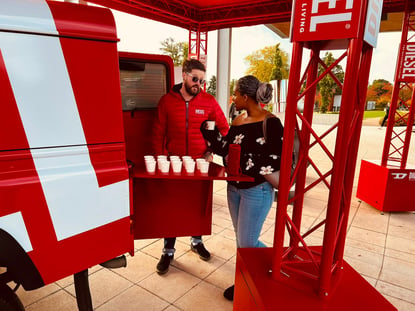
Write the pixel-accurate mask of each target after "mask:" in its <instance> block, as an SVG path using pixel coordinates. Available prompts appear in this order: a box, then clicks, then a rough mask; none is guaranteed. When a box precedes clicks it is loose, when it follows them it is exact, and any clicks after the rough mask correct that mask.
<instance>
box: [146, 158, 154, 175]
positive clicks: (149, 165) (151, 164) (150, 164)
mask: <svg viewBox="0 0 415 311" xmlns="http://www.w3.org/2000/svg"><path fill="white" fill-rule="evenodd" d="M145 164H146V170H147V172H148V173H154V172H155V171H156V161H154V160H153V161H151V160H146V161H145Z"/></svg>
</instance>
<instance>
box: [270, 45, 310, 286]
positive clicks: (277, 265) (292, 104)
mask: <svg viewBox="0 0 415 311" xmlns="http://www.w3.org/2000/svg"><path fill="white" fill-rule="evenodd" d="M302 55H303V43H302V42H294V43H293V51H292V61H291V69H290V77H289V79H290V83H289V86H288V94H287V107H286V111H285V116H286V118H285V121H284V137H283V139H284V144H283V148H282V155H281V172H280V185H279V188H278V203H277V215H276V220H275V231H274V253H273V261H272V278H273V279H275V280H278V279H280V278H281V274H280V271H281V262H282V257H283V252H284V249H283V247H284V232H285V223H286V215H287V205H288V194H289V191H290V175H291V170H290V167H291V162H292V150H293V142H294V129H295V111H296V109H297V96H298V92H299V90H300V87H301V85H300V84H299V83H298V81H300V73H301V60H302Z"/></svg>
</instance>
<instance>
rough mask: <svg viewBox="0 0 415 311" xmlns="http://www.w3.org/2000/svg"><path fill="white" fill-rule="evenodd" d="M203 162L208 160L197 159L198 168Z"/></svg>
mask: <svg viewBox="0 0 415 311" xmlns="http://www.w3.org/2000/svg"><path fill="white" fill-rule="evenodd" d="M203 162H206V160H205V159H203V158H199V159H196V167H197V169H198V170H200V163H203Z"/></svg>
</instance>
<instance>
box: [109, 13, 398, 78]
mask: <svg viewBox="0 0 415 311" xmlns="http://www.w3.org/2000/svg"><path fill="white" fill-rule="evenodd" d="M113 14H114V17H115V21H116V25H117V34H118V37H119V38H120V42H119V44H118V49H119V50H120V51H128V52H140V53H151V54H162V52H161V50H160V48H161V42H162V41H164V40H165V39H167V38H169V37H172V38H173V39H174V40H175V42H188V40H189V31H188V30H187V29H184V28H180V27H175V26H172V25H167V24H163V23H159V22H156V21H152V20H149V19H145V18H141V17H137V16H133V15H129V14H126V13H122V12H119V11H114V10H113ZM400 40H401V33H400V32H392V33H380V34H379V37H378V44H377V47H376V48H375V49H374V50H373V57H372V65H371V71H370V76H369V83H372V82H373V80H374V79H385V80H388V81H389V82H391V83H393V81H394V76H395V67H396V59H397V55H398V47H399V42H400ZM277 43H280V48H281V49H282V50H284V51H285V52H287V53H288V55H291V49H292V45H291V43H290V42H289V39H282V38H281V37H279V36H278V35H277V34H275V33H274V32H272V31H271V30H270V29H268V28H267V27H266V26H264V25H257V26H249V27H239V28H233V29H232V45H231V79H238V78H240V77H242V76H244V75H245V72H246V70H247V69H248V64H247V63H246V62H245V61H244V58H245V57H246V56H248V55H250V54H252V53H253V52H255V51H257V50H260V49H262V48H264V47H267V46H273V45H275V44H277ZM207 46H208V49H207V72H206V78H207V79H208V80H209V79H210V78H211V76H212V75H216V70H217V69H216V66H217V60H216V57H217V52H216V50H217V31H210V32H208V37H207ZM342 51H343V52H344V50H342ZM306 55H308V54H306ZM334 55H335V53H334ZM303 59H304V60H307V59H306V57H303ZM343 69H345V68H344V67H343Z"/></svg>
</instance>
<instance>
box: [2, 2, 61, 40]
mask: <svg viewBox="0 0 415 311" xmlns="http://www.w3.org/2000/svg"><path fill="white" fill-rule="evenodd" d="M0 29H2V30H9V31H22V32H32V33H33V32H36V33H43V34H50V35H57V34H58V31H57V29H56V27H55V22H54V21H53V18H52V14H51V12H50V10H49V7H48V4H47V3H46V1H39V0H36V1H33V0H1V1H0Z"/></svg>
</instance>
